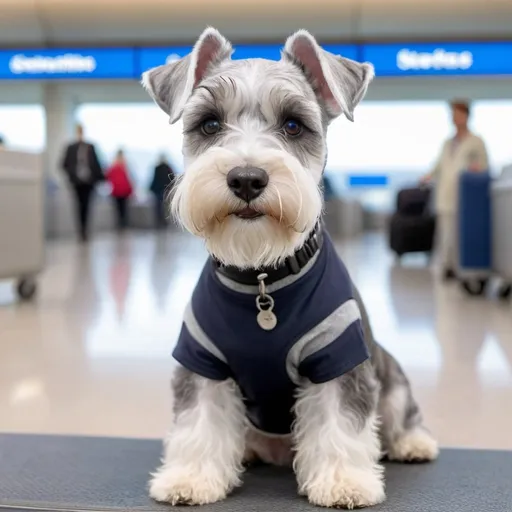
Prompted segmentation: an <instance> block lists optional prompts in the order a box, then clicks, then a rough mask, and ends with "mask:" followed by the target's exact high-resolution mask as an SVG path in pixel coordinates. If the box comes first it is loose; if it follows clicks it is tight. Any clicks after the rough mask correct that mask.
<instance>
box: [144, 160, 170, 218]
mask: <svg viewBox="0 0 512 512" xmlns="http://www.w3.org/2000/svg"><path fill="white" fill-rule="evenodd" d="M175 177H176V176H175V174H174V171H173V169H172V167H171V166H170V164H169V163H168V161H167V158H166V156H165V155H161V156H160V160H159V162H158V164H157V166H156V167H155V170H154V173H153V180H152V181H151V185H150V187H149V189H150V190H151V192H152V193H153V195H154V196H155V216H156V217H155V218H156V226H157V228H164V227H165V226H166V225H167V217H166V208H165V194H166V191H167V190H170V188H171V187H172V185H173V183H174V180H175Z"/></svg>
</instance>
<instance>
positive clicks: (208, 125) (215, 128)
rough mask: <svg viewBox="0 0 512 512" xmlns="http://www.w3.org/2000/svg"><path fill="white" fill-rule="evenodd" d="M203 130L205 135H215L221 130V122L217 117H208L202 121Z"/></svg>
mask: <svg viewBox="0 0 512 512" xmlns="http://www.w3.org/2000/svg"><path fill="white" fill-rule="evenodd" d="M201 131H202V132H203V133H204V134H205V135H215V134H216V133H218V132H219V131H220V123H219V121H218V120H217V119H206V121H203V122H202V123H201Z"/></svg>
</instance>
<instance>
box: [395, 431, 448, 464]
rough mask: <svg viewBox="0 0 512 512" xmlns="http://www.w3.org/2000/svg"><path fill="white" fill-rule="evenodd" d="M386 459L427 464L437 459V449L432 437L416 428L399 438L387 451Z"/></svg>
mask: <svg viewBox="0 0 512 512" xmlns="http://www.w3.org/2000/svg"><path fill="white" fill-rule="evenodd" d="M387 455H388V459H389V460H396V461H401V462H428V461H431V460H435V459H437V456H438V455H439V447H438V445H437V441H436V440H435V439H434V438H433V437H432V435H431V434H430V433H429V432H427V431H426V430H424V429H422V428H416V429H414V430H412V431H410V432H407V433H405V434H404V435H403V436H401V437H399V438H398V439H397V440H396V441H395V443H393V445H391V446H390V447H389V449H388V454H387Z"/></svg>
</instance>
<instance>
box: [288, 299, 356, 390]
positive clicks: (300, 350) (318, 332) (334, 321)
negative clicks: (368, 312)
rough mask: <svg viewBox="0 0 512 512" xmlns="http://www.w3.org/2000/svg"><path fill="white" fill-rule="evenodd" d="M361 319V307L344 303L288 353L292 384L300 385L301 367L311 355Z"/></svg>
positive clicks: (348, 302)
mask: <svg viewBox="0 0 512 512" xmlns="http://www.w3.org/2000/svg"><path fill="white" fill-rule="evenodd" d="M360 319H361V312H360V311H359V306H358V305H357V302H356V301H355V300H354V299H350V300H348V301H347V302H344V303H343V304H342V305H341V306H339V307H338V308H337V309H335V310H334V311H333V312H332V313H331V314H330V315H329V316H328V317H327V318H325V319H324V320H322V322H320V323H319V324H318V325H317V326H316V327H314V328H313V329H311V330H310V331H309V332H307V333H306V334H305V335H304V336H302V338H300V339H299V340H298V341H297V343H295V344H294V345H293V347H292V348H291V349H290V351H289V352H288V356H287V357H286V371H287V372H288V375H289V377H290V379H291V380H292V382H294V383H295V384H299V383H300V381H301V376H300V375H299V365H300V363H301V362H302V361H304V359H306V358H307V357H309V356H310V355H312V354H314V353H316V352H318V351H320V350H322V349H323V348H325V347H327V346H328V345H330V344H331V343H332V342H333V341H335V340H336V339H338V338H339V337H340V336H341V335H342V334H343V333H344V332H345V331H346V330H347V329H348V327H349V326H350V325H352V324H353V323H354V322H355V321H357V320H360Z"/></svg>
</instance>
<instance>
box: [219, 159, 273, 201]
mask: <svg viewBox="0 0 512 512" xmlns="http://www.w3.org/2000/svg"><path fill="white" fill-rule="evenodd" d="M227 183H228V187H229V189H230V190H231V191H232V192H233V194H235V196H236V197H238V198H239V199H242V200H243V201H245V202H246V203H250V202H251V201H252V200H253V199H256V198H257V197H258V196H259V195H260V194H261V193H262V192H263V191H264V190H265V187H266V186H267V185H268V174H267V173H266V172H265V171H264V170H263V169H260V168H259V167H235V168H234V169H231V171H229V173H228V175H227Z"/></svg>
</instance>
